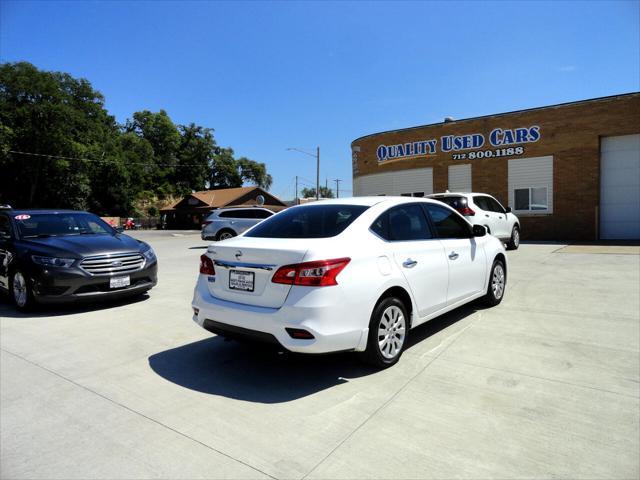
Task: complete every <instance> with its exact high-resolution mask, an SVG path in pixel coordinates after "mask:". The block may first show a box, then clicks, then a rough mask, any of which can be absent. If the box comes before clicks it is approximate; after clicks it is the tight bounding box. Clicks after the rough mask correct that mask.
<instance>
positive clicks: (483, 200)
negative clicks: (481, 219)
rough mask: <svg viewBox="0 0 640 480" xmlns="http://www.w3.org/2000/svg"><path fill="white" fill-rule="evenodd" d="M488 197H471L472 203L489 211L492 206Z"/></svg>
mask: <svg viewBox="0 0 640 480" xmlns="http://www.w3.org/2000/svg"><path fill="white" fill-rule="evenodd" d="M488 200H489V198H487V197H473V203H475V204H476V205H477V206H478V207H479V208H481V209H482V210H486V211H489V212H491V211H492V208H491V206H490V204H489V202H488Z"/></svg>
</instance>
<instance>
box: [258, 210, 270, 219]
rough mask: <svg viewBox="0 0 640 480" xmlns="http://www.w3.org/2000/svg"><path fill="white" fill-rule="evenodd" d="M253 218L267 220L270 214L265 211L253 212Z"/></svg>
mask: <svg viewBox="0 0 640 480" xmlns="http://www.w3.org/2000/svg"><path fill="white" fill-rule="evenodd" d="M253 213H254V214H255V218H269V217H270V216H271V215H272V213H271V212H267V211H266V210H254V212H253Z"/></svg>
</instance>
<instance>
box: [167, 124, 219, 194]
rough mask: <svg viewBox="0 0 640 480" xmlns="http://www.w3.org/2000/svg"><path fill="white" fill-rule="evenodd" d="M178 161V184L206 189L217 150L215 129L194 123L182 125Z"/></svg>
mask: <svg viewBox="0 0 640 480" xmlns="http://www.w3.org/2000/svg"><path fill="white" fill-rule="evenodd" d="M178 129H179V131H180V144H179V146H178V155H177V156H178V162H177V165H176V168H175V171H174V174H173V179H174V183H175V185H176V186H178V187H181V188H183V189H186V190H187V191H191V190H204V189H205V188H206V186H207V183H208V181H209V178H210V174H211V165H212V163H213V157H214V155H215V151H216V149H217V148H216V141H215V139H214V138H213V130H212V129H211V128H204V127H201V126H198V125H196V124H194V123H191V124H189V125H180V126H179V127H178Z"/></svg>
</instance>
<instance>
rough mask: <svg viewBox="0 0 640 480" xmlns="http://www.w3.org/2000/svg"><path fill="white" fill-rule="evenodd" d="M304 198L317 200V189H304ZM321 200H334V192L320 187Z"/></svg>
mask: <svg viewBox="0 0 640 480" xmlns="http://www.w3.org/2000/svg"><path fill="white" fill-rule="evenodd" d="M300 193H302V198H315V197H316V189H315V188H303V189H302V192H300ZM320 198H333V190H331V189H330V188H327V187H323V186H320Z"/></svg>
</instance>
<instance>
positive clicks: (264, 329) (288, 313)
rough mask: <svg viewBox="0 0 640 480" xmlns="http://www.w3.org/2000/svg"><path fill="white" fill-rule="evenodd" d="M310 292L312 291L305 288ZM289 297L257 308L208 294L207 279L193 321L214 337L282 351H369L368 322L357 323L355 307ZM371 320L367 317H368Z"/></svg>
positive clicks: (201, 284) (200, 288)
mask: <svg viewBox="0 0 640 480" xmlns="http://www.w3.org/2000/svg"><path fill="white" fill-rule="evenodd" d="M302 288H309V287H302ZM295 297H296V295H294V294H290V295H289V298H288V299H287V301H286V302H285V304H284V305H283V306H282V307H280V308H267V307H256V306H251V305H243V304H240V303H235V302H230V301H226V300H221V299H219V298H215V297H213V296H212V295H211V294H210V293H209V289H208V286H207V280H206V276H205V275H200V277H199V279H198V282H197V284H196V288H195V292H194V298H193V302H192V307H193V308H194V312H195V310H197V314H195V313H194V315H193V321H194V322H196V323H197V324H198V325H199V326H201V327H202V328H204V329H206V330H208V331H211V332H212V333H216V334H221V335H225V336H229V337H234V336H243V337H247V336H248V337H251V338H253V339H254V340H260V341H268V343H274V342H273V339H275V341H277V343H279V344H280V345H281V346H282V347H284V348H285V349H287V350H289V351H292V352H299V353H331V352H340V351H348V350H357V351H362V350H364V349H365V348H366V342H367V336H368V331H369V329H368V321H365V322H354V321H350V319H353V317H354V315H353V310H352V309H353V306H352V305H348V304H346V305H345V304H340V303H339V302H338V303H335V304H332V305H327V306H324V307H317V306H314V305H308V304H305V303H304V299H305V297H304V296H302V299H301V300H298V301H297V300H296V299H295ZM367 318H368V315H367ZM286 328H289V329H301V330H306V331H307V332H309V333H310V334H312V335H313V337H314V338H312V339H301V338H292V337H291V336H290V335H289V333H288V332H287V330H286Z"/></svg>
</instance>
